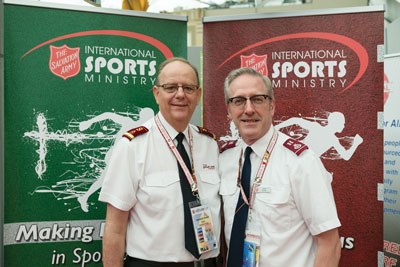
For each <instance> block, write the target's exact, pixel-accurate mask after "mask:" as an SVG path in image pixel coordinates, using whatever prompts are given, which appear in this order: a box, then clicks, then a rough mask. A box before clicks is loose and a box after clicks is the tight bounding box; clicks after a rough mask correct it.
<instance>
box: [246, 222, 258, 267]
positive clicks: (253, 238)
mask: <svg viewBox="0 0 400 267" xmlns="http://www.w3.org/2000/svg"><path fill="white" fill-rule="evenodd" d="M260 245H261V224H260V221H259V220H258V219H257V218H254V217H253V218H252V219H251V220H249V221H248V222H247V227H246V237H245V239H244V246H243V267H258V266H259V262H260Z"/></svg>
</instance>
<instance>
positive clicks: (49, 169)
mask: <svg viewBox="0 0 400 267" xmlns="http://www.w3.org/2000/svg"><path fill="white" fill-rule="evenodd" d="M4 16H5V17H4V28H5V30H4V32H5V38H4V50H5V53H4V54H5V88H4V102H5V104H4V129H5V132H4V166H5V167H4V168H5V170H4V172H5V179H4V193H5V196H4V240H3V241H4V266H7V267H11V266H25V265H26V264H27V262H29V264H28V265H29V266H53V265H62V266H76V265H79V266H98V265H101V262H100V261H101V237H102V232H103V227H104V218H105V204H104V203H101V202H99V201H98V192H99V191H98V189H99V188H100V187H101V182H102V178H103V175H104V171H105V169H106V162H107V161H108V158H109V157H110V154H111V153H112V149H113V144H114V143H115V142H116V141H117V140H118V139H119V138H121V137H122V134H123V133H124V132H126V131H127V130H129V129H132V128H134V127H137V126H139V125H141V124H142V123H143V122H144V121H146V120H147V119H149V118H151V117H152V116H153V114H154V113H155V112H157V111H158V106H157V105H156V102H155V101H154V97H153V94H152V91H151V88H152V87H153V84H154V83H155V78H156V70H157V68H158V65H159V64H160V63H161V62H162V61H164V60H165V59H166V58H170V57H172V56H180V57H187V43H186V40H187V39H186V38H187V37H186V35H187V17H183V16H175V15H166V14H151V13H146V12H132V11H130V12H128V11H121V10H107V9H100V8H94V7H93V8H83V7H74V6H61V5H54V4H53V5H52V4H49V3H47V4H46V5H43V4H42V3H40V2H39V3H36V2H23V1H5V5H4Z"/></svg>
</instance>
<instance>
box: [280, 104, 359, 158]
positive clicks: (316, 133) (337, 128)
mask: <svg viewBox="0 0 400 267" xmlns="http://www.w3.org/2000/svg"><path fill="white" fill-rule="evenodd" d="M295 124H297V125H299V126H300V127H302V128H303V129H306V130H308V134H307V136H306V137H305V138H304V139H303V140H302V142H303V143H305V144H306V145H307V146H309V147H310V149H311V150H313V151H314V152H315V153H316V154H317V155H318V156H321V155H322V154H324V153H325V152H326V151H328V150H329V149H330V148H331V147H333V148H334V149H335V150H336V151H337V152H338V154H339V155H340V157H342V158H343V159H344V160H349V159H350V158H351V157H352V156H353V154H354V152H355V151H356V149H357V147H358V146H359V145H360V144H361V143H362V142H363V138H362V137H361V136H360V135H358V134H357V135H356V136H354V140H353V144H352V145H351V147H350V148H349V149H346V148H345V147H343V146H342V145H341V144H340V142H339V139H338V137H337V136H336V133H341V132H342V131H343V129H344V126H345V118H344V115H343V114H342V113H341V112H332V113H330V114H329V116H328V123H327V125H326V126H322V125H321V124H319V123H317V122H313V121H309V120H305V119H303V118H296V117H294V118H290V119H288V120H286V121H283V122H281V123H279V124H278V125H275V128H276V129H278V130H279V129H282V128H285V127H288V126H290V125H295Z"/></svg>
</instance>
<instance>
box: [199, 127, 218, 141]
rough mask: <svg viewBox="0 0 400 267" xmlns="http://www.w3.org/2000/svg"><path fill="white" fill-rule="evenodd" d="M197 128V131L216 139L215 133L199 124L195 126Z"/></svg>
mask: <svg viewBox="0 0 400 267" xmlns="http://www.w3.org/2000/svg"><path fill="white" fill-rule="evenodd" d="M197 128H198V129H199V133H201V134H205V135H208V136H210V137H211V138H213V139H214V140H217V137H216V136H215V134H213V133H212V132H210V131H209V130H207V129H206V128H203V127H200V126H197Z"/></svg>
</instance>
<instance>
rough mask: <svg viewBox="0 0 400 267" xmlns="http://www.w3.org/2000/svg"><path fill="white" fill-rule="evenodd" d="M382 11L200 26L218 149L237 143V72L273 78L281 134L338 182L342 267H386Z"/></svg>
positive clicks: (208, 108) (230, 19)
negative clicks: (233, 95)
mask: <svg viewBox="0 0 400 267" xmlns="http://www.w3.org/2000/svg"><path fill="white" fill-rule="evenodd" d="M383 11H384V9H383V7H364V8H346V9H330V10H319V11H308V12H293V13H273V14H256V15H242V16H225V17H205V18H204V19H203V22H204V45H203V49H204V55H203V56H204V88H205V89H206V90H204V109H203V110H204V112H203V123H204V126H205V127H207V128H210V129H212V130H213V131H215V132H216V134H217V136H218V139H219V142H220V144H223V143H225V142H227V141H229V140H234V139H237V138H238V132H237V129H236V128H235V126H234V124H233V122H231V121H230V120H229V118H228V116H227V112H226V105H225V103H224V93H223V82H224V79H225V77H226V76H227V74H228V73H229V72H230V71H231V70H233V69H236V68H239V67H251V68H254V69H256V70H258V71H259V72H261V73H263V74H264V75H268V77H270V78H271V80H272V84H273V87H274V91H275V99H276V110H275V116H274V125H275V127H276V128H278V129H280V131H282V132H284V133H286V134H288V135H289V136H291V137H292V138H294V139H297V140H300V141H302V142H304V143H305V144H306V145H308V146H309V147H310V148H311V149H312V150H314V152H316V153H317V154H318V155H319V156H320V157H321V159H322V161H323V163H324V165H325V167H326V169H327V170H328V171H329V172H331V173H332V175H333V181H332V186H333V192H334V196H335V200H336V205H337V210H338V214H339V218H340V221H341V223H342V227H340V229H339V233H340V236H341V242H342V257H341V261H340V266H349V267H352V266H383V265H382V264H383V258H384V255H383V248H382V240H383V201H382V200H383V177H382V175H383V164H382V162H383V145H382V140H383V97H382V96H383V94H382V85H383V61H384V46H383V44H384V40H383V39H384V38H383V37H384V33H383V29H384V27H383V26H384V25H383V21H384V20H383V13H384V12H383ZM282 253H285V252H284V251H282Z"/></svg>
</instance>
